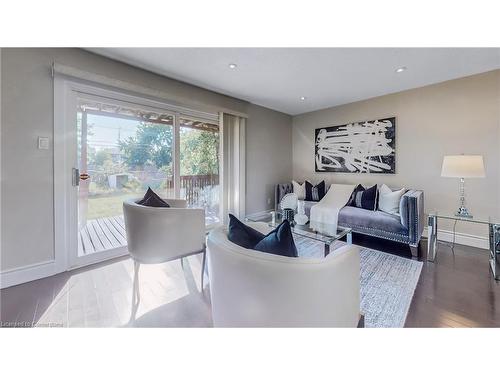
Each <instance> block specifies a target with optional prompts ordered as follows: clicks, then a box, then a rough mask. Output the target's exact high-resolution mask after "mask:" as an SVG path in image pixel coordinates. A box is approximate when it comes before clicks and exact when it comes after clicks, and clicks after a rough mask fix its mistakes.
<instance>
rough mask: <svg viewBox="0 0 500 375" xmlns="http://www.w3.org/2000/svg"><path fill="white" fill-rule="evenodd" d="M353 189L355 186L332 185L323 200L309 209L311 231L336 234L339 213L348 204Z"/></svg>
mask: <svg viewBox="0 0 500 375" xmlns="http://www.w3.org/2000/svg"><path fill="white" fill-rule="evenodd" d="M355 187H356V185H344V184H332V185H331V186H330V189H329V190H328V193H326V195H325V196H324V197H323V199H322V200H320V201H319V202H318V203H317V204H315V205H314V206H312V207H311V217H310V218H309V220H310V227H311V229H314V230H316V231H318V232H321V233H325V234H332V235H334V234H336V233H337V223H338V219H339V211H340V210H341V209H342V207H344V206H345V205H346V204H347V202H349V198H350V197H351V194H352V192H353V191H354V188H355Z"/></svg>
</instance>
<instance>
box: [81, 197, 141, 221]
mask: <svg viewBox="0 0 500 375" xmlns="http://www.w3.org/2000/svg"><path fill="white" fill-rule="evenodd" d="M141 195H142V194H140V193H123V194H109V195H98V196H95V197H89V200H88V202H89V206H88V211H87V219H88V220H91V219H97V218H101V217H110V216H118V215H123V201H124V200H127V199H129V198H134V197H140V196H141Z"/></svg>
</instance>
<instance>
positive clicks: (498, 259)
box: [489, 224, 500, 280]
mask: <svg viewBox="0 0 500 375" xmlns="http://www.w3.org/2000/svg"><path fill="white" fill-rule="evenodd" d="M489 232H490V267H491V272H492V273H493V277H494V278H495V280H500V225H498V224H490V225H489Z"/></svg>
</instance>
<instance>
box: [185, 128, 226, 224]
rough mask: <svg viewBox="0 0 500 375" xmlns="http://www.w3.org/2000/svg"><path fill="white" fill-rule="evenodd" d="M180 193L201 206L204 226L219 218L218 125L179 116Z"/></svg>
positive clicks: (193, 205)
mask: <svg viewBox="0 0 500 375" xmlns="http://www.w3.org/2000/svg"><path fill="white" fill-rule="evenodd" d="M179 141H180V173H181V176H180V182H181V186H180V194H181V198H183V199H186V200H187V201H188V206H189V207H199V208H204V209H205V218H206V223H207V225H210V224H214V223H217V222H219V221H220V219H219V194H220V188H219V142H220V140H219V127H218V126H217V125H213V124H209V123H205V122H201V121H193V120H189V119H183V118H181V119H180V140H179Z"/></svg>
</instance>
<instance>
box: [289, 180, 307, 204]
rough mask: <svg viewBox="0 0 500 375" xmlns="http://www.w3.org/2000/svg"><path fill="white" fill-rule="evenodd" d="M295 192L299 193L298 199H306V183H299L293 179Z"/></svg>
mask: <svg viewBox="0 0 500 375" xmlns="http://www.w3.org/2000/svg"><path fill="white" fill-rule="evenodd" d="M292 186H293V192H294V193H295V194H297V199H300V200H303V199H306V183H305V181H304V182H303V183H302V184H299V183H298V182H297V181H295V180H293V181H292Z"/></svg>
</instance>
